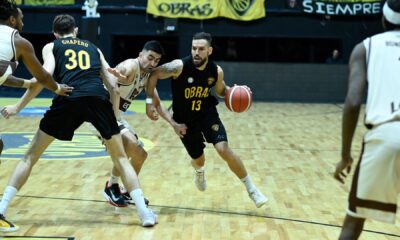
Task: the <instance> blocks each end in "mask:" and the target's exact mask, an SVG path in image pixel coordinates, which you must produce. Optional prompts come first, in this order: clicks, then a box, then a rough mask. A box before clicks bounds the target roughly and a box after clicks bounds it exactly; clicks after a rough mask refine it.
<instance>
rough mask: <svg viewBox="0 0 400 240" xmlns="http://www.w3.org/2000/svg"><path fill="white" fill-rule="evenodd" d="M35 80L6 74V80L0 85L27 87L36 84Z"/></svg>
mask: <svg viewBox="0 0 400 240" xmlns="http://www.w3.org/2000/svg"><path fill="white" fill-rule="evenodd" d="M36 83H37V82H36V81H35V82H32V81H31V80H27V79H23V78H19V77H16V76H13V75H8V76H7V79H6V81H5V82H4V83H3V84H2V86H6V87H15V88H29V87H30V86H31V84H36Z"/></svg>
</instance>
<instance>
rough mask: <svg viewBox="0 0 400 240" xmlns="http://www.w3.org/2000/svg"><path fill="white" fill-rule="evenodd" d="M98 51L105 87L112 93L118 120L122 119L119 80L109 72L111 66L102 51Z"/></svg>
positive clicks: (112, 101)
mask: <svg viewBox="0 0 400 240" xmlns="http://www.w3.org/2000/svg"><path fill="white" fill-rule="evenodd" d="M97 51H98V52H99V54H100V61H101V76H102V79H103V82H104V85H105V86H106V88H107V89H108V92H109V93H110V97H111V99H110V100H111V103H112V105H113V111H114V114H115V117H116V118H117V119H118V118H120V112H119V98H120V96H119V94H120V93H119V87H118V82H117V78H116V77H114V76H113V75H112V74H111V73H109V72H108V69H109V68H110V65H108V62H107V61H106V59H105V58H104V55H103V53H102V52H101V51H100V49H97Z"/></svg>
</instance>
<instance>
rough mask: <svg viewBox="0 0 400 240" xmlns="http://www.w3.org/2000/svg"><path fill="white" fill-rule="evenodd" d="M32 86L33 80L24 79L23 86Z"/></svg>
mask: <svg viewBox="0 0 400 240" xmlns="http://www.w3.org/2000/svg"><path fill="white" fill-rule="evenodd" d="M30 86H31V81H29V80H24V83H23V84H22V87H23V88H29V87H30Z"/></svg>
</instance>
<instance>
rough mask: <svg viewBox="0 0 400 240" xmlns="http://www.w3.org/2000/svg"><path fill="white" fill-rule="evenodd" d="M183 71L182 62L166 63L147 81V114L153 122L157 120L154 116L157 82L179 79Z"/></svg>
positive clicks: (155, 70)
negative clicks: (154, 97)
mask: <svg viewBox="0 0 400 240" xmlns="http://www.w3.org/2000/svg"><path fill="white" fill-rule="evenodd" d="M182 69H183V62H182V60H173V61H171V62H169V63H165V64H163V65H161V66H159V67H157V68H156V69H154V70H153V71H152V72H151V74H150V77H149V79H148V80H147V86H146V94H147V97H146V114H147V116H148V117H149V118H150V119H151V120H157V118H156V117H155V116H154V106H153V96H154V90H155V88H156V86H157V81H158V80H159V79H167V78H171V77H172V78H177V77H178V76H179V75H180V74H181V73H182Z"/></svg>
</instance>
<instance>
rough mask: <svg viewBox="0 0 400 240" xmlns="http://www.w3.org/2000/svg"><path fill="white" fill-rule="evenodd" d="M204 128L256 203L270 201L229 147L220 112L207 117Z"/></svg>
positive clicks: (257, 204) (206, 137) (207, 135)
mask: <svg viewBox="0 0 400 240" xmlns="http://www.w3.org/2000/svg"><path fill="white" fill-rule="evenodd" d="M202 130H203V135H204V137H205V139H206V140H207V142H210V143H213V144H214V148H215V149H216V150H217V152H218V154H219V155H220V156H221V158H222V159H223V160H225V162H226V163H227V164H228V166H229V168H230V170H231V171H232V172H233V173H234V174H235V175H236V176H237V177H238V178H239V179H240V180H241V181H242V182H243V184H244V185H245V187H246V190H247V192H248V194H249V197H250V198H251V199H252V200H253V202H254V203H255V205H256V206H257V207H261V206H262V205H264V204H265V203H266V202H267V201H268V199H267V197H265V196H264V194H262V193H261V192H260V191H259V190H258V188H257V187H256V186H255V185H254V183H253V181H252V180H251V178H250V175H249V174H248V173H247V171H246V168H245V166H244V164H243V162H242V160H241V159H240V157H239V156H238V155H236V154H235V153H234V152H233V151H232V149H231V148H230V147H229V145H228V137H227V134H226V131H225V127H224V125H223V124H222V122H221V120H220V119H219V117H218V114H216V113H214V114H210V115H209V116H208V117H207V118H205V120H204V123H203V129H202Z"/></svg>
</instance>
